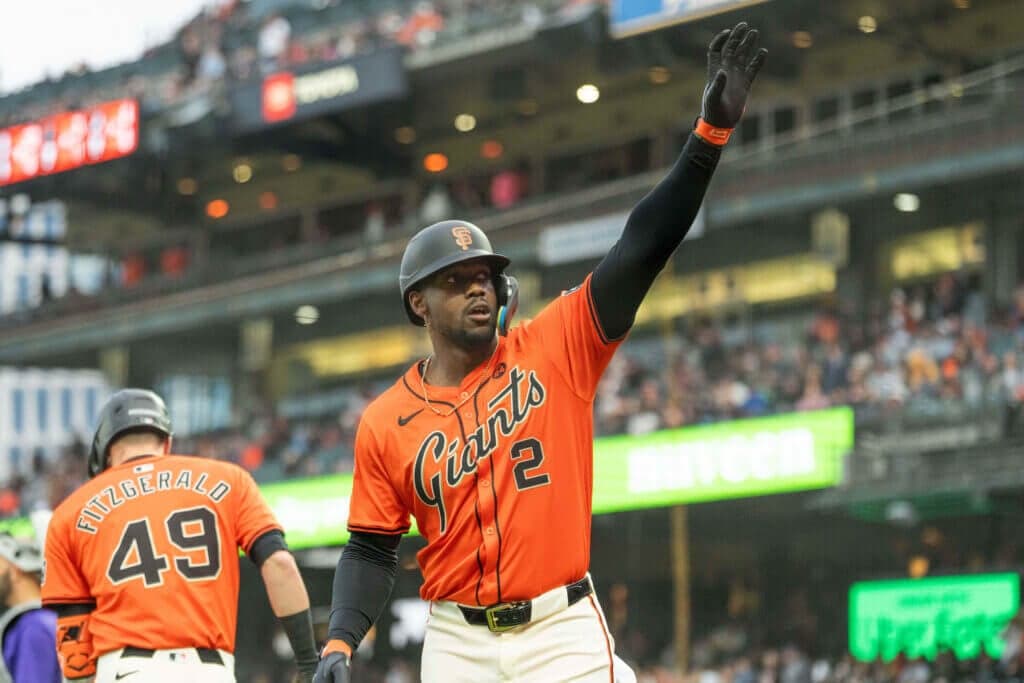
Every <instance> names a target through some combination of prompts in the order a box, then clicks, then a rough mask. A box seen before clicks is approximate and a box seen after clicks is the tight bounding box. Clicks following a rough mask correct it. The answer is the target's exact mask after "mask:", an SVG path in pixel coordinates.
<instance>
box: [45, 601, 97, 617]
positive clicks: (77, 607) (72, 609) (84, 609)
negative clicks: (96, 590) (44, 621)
mask: <svg viewBox="0 0 1024 683" xmlns="http://www.w3.org/2000/svg"><path fill="white" fill-rule="evenodd" d="M46 607H47V609H52V610H53V611H54V612H56V613H57V618H58V619H63V618H64V617H74V616H78V615H80V614H88V613H89V612H91V611H93V610H94V609H96V603H94V602H88V603H58V604H54V605H47V606H46Z"/></svg>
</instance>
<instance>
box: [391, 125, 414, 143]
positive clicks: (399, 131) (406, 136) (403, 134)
mask: <svg viewBox="0 0 1024 683" xmlns="http://www.w3.org/2000/svg"><path fill="white" fill-rule="evenodd" d="M395 140H397V141H398V143H399V144H402V145H411V144H412V143H414V142H416V129H415V128H413V127H412V126H402V127H401V128H396V129H395Z"/></svg>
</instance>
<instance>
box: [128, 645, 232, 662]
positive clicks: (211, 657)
mask: <svg viewBox="0 0 1024 683" xmlns="http://www.w3.org/2000/svg"><path fill="white" fill-rule="evenodd" d="M173 649H183V650H188V649H194V650H195V651H196V654H198V655H199V661H200V662H202V663H203V664H220V665H221V666H224V658H223V657H221V656H220V652H218V651H217V650H211V649H210V648H208V647H196V648H173ZM155 654H156V650H146V649H145V648H141V647H126V648H124V649H123V650H122V651H121V658H122V659H124V658H125V657H142V658H143V659H152V657H153V655H155Z"/></svg>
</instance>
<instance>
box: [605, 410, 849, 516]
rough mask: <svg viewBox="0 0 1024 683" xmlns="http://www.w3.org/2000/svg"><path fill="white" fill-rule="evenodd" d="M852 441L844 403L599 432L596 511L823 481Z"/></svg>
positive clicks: (832, 475) (832, 478) (837, 469)
mask: <svg viewBox="0 0 1024 683" xmlns="http://www.w3.org/2000/svg"><path fill="white" fill-rule="evenodd" d="M852 449H853V411H852V410H851V409H849V408H846V407H839V408H830V409H827V410H819V411H815V412H807V413H790V414H786V415H775V416H771V417H763V418H755V419H749V420H735V421H729V422H719V423H716V424H710V425H701V426H695V427H681V428H679V429H666V430H662V431H659V432H654V433H652V434H647V435H644V436H629V435H624V436H610V437H604V438H600V439H597V440H596V441H595V443H594V512H615V511H619V510H631V509H638V508H648V507H658V506H662V505H678V504H681V503H695V502H702V501H712V500H723V499H727V498H743V497H748V496H763V495H769V494H773V493H784V492H790V491H806V490H812V489H821V488H827V487H830V486H835V485H836V484H838V483H839V481H840V477H841V476H842V469H843V468H842V463H843V460H844V458H845V457H846V455H847V454H848V453H849V452H850V451H851V450H852Z"/></svg>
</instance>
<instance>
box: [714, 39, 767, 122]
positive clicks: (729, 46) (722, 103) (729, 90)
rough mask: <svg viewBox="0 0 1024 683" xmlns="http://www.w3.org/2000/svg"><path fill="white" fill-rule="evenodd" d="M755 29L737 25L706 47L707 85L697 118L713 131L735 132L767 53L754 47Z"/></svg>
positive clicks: (755, 44) (755, 43)
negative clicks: (705, 122) (719, 129)
mask: <svg viewBox="0 0 1024 683" xmlns="http://www.w3.org/2000/svg"><path fill="white" fill-rule="evenodd" d="M757 40H758V33H757V29H752V28H749V27H748V26H747V22H745V21H741V22H740V23H738V24H736V26H735V27H734V28H732V29H726V30H724V31H722V32H721V33H719V34H718V35H717V36H715V37H714V39H712V41H711V44H710V45H709V46H708V84H707V85H706V86H705V87H704V99H703V102H702V106H701V112H700V117H701V118H702V119H704V120H705V121H707V122H708V123H710V124H711V125H712V126H714V127H716V128H735V127H736V124H737V123H739V122H740V117H741V116H743V110H744V109H745V108H746V106H747V97H749V95H750V88H751V86H752V85H753V84H754V79H755V78H756V77H757V72H758V71H760V70H761V67H762V66H763V65H764V60H765V57H767V56H768V50H765V49H764V48H761V49H758V47H757Z"/></svg>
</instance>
